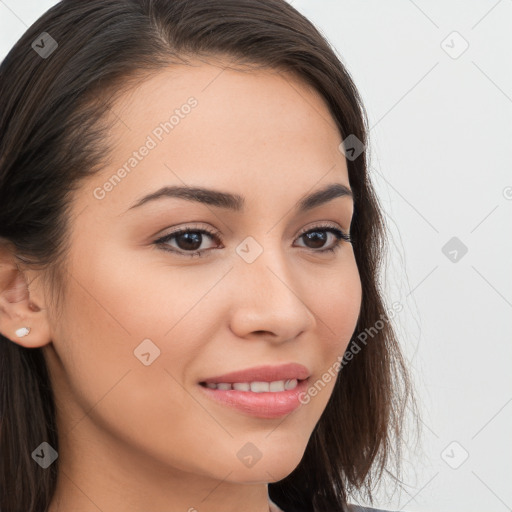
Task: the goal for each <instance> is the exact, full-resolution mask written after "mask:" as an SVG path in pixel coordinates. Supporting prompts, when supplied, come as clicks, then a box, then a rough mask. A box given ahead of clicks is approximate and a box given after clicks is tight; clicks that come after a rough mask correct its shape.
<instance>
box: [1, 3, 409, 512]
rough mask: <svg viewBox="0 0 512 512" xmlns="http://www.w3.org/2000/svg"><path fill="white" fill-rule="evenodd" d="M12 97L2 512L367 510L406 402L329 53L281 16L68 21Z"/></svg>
mask: <svg viewBox="0 0 512 512" xmlns="http://www.w3.org/2000/svg"><path fill="white" fill-rule="evenodd" d="M0 92H1V94H0V98H1V100H0V116H1V120H0V123H1V124H0V133H1V139H0V145H1V161H0V201H1V205H2V208H1V209H0V239H1V241H2V244H1V253H0V255H1V266H0V269H1V270H0V272H1V273H0V283H1V290H0V293H1V295H0V301H1V302H0V305H1V308H0V332H1V334H2V337H1V344H0V350H1V364H2V368H1V373H0V375H1V379H2V381H1V402H0V406H1V409H0V414H1V431H0V434H1V438H0V447H1V451H2V461H1V477H0V485H1V497H0V510H2V511H4V510H5V511H7V510H8V511H10V512H21V511H23V512H27V511H30V512H39V511H49V512H57V511H61V510H73V511H84V512H85V511H89V510H91V511H92V510H94V511H97V510H102V511H107V510H108V511H114V510H116V511H117V510H123V511H142V510H151V511H159V512H163V511H166V512H171V511H173V512H174V511H189V512H193V511H199V512H213V511H220V510H222V511H229V510H233V511H234V510H244V511H245V512H264V511H265V512H266V511H267V510H271V511H278V510H283V511H285V512H298V511H308V512H311V511H334V510H340V511H341V510H360V508H359V507H356V506H355V505H349V502H350V500H351V496H353V495H354V494H353V493H354V492H356V491H359V492H361V493H363V494H364V495H366V496H367V497H368V498H369V499H370V500H371V499H372V489H373V484H374V482H375V480H378V479H379V477H380V475H381V474H382V472H383V470H384V469H385V468H386V467H387V466H388V464H389V459H390V454H391V453H392V452H393V453H399V450H398V449H397V448H399V444H398V443H399V440H400V433H401V428H402V418H403V414H404V409H405V407H406V404H407V403H408V401H409V399H410V386H409V380H408V376H407V369H406V366H405V364H404V360H403V358H402V356H401V353H400V350H399V347H398V344H397V341H396V339H395V335H394V332H393V329H392V326H391V324H390V320H391V318H392V315H391V313H393V312H394V311H395V309H396V308H395V305H394V306H393V309H386V307H385V305H384V301H383V298H382V296H381V293H380V291H379V287H378V282H377V272H378V264H379V262H380V257H381V254H382V250H383V243H384V224H383V219H382V216H381V211H380V208H379V205H378V201H377V198H376V196H375V193H374V191H373V188H372V185H371V183H370V180H369V177H368V174H367V160H366V154H365V151H364V150H365V146H366V144H367V128H366V127H367V122H366V117H365V113H364V109H363V106H362V104H361V101H360V98H359V95H358V93H357V90H356V88H355V86H354V83H353V82H352V80H351V78H350V76H349V74H348V73H347V71H346V69H345V68H344V66H343V65H342V64H341V62H340V61H339V59H338V58H337V57H336V55H335V53H334V52H333V50H332V49H331V47H330V46H329V45H328V43H327V42H326V40H325V39H324V38H323V37H322V36H321V35H320V34H319V32H318V31H317V30H316V29H315V28H314V27H313V26H312V24H311V23H310V22H309V21H307V20H306V19H305V18H304V17H303V16H302V15H301V14H299V13H298V12H297V11H296V10H295V9H294V8H292V7H291V6H290V5H289V4H288V3H286V2H285V1H283V0H263V1H261V0H259V1H255V0H90V1H88V2H82V1H78V0H64V1H62V2H60V3H59V4H57V5H56V6H55V7H53V8H52V9H50V10H49V11H48V12H47V13H46V14H45V15H44V16H42V17H41V18H40V19H39V20H38V21H37V22H36V23H34V24H33V25H32V26H31V27H30V28H29V29H28V30H27V32H26V33H25V34H24V35H23V37H22V38H21V39H20V40H19V41H18V42H17V43H16V45H15V46H14V47H13V48H12V50H11V51H10V53H9V54H8V56H7V57H6V58H5V60H4V61H3V62H2V65H1V67H0ZM398 306H399V305H398ZM369 333H370V334H371V335H370V336H369Z"/></svg>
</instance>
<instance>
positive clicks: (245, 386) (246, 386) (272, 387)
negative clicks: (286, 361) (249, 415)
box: [206, 379, 298, 393]
mask: <svg viewBox="0 0 512 512" xmlns="http://www.w3.org/2000/svg"><path fill="white" fill-rule="evenodd" d="M297 384H298V380H297V379H287V380H275V381H273V382H260V381H256V382H235V383H234V384H230V383H227V382H219V383H218V384H214V383H212V382H208V383H207V384H206V387H207V388H210V389H220V390H225V391H227V390H230V389H234V390H237V391H252V392H253V393H269V392H279V391H288V390H290V389H295V388H296V387H297Z"/></svg>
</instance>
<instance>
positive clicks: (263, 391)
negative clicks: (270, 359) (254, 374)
mask: <svg viewBox="0 0 512 512" xmlns="http://www.w3.org/2000/svg"><path fill="white" fill-rule="evenodd" d="M308 385H309V377H308V378H306V379H286V380H277V381H271V382H268V381H250V382H234V383H231V382H217V383H214V382H206V381H203V382H200V383H199V387H200V389H201V391H202V392H203V393H204V394H205V395H206V396H207V397H208V398H210V399H211V400H212V401H214V402H215V403H216V404H218V405H221V406H225V407H228V408H230V409H233V410H236V411H238V412H241V413H243V414H247V415H249V416H253V417H256V418H262V419H275V418H280V417H282V416H285V415H287V414H290V413H292V412H293V411H295V410H296V409H298V408H299V407H300V405H301V404H302V402H301V397H302V395H303V394H304V393H305V392H306V390H307V388H308Z"/></svg>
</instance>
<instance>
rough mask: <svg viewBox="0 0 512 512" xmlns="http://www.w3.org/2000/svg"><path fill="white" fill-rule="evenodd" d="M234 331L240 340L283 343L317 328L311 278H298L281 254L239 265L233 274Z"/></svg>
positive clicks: (271, 253) (266, 254) (266, 252)
mask: <svg viewBox="0 0 512 512" xmlns="http://www.w3.org/2000/svg"><path fill="white" fill-rule="evenodd" d="M232 274H233V275H232V279H234V280H235V282H236V293H233V296H232V303H233V304H232V308H231V311H232V315H231V319H230V322H231V330H232V331H233V333H234V334H235V335H237V336H238V337H240V338H250V337H253V338H254V337H259V338H261V337H265V338H267V339H268V340H269V341H273V342H275V343H282V342H283V341H287V340H291V339H295V338H296V337H297V336H299V335H300V334H301V333H302V332H306V331H308V330H311V329H313V328H314V326H315V324H316V321H317V320H316V317H315V315H314V314H313V312H312V311H311V309H310V308H309V307H308V305H307V297H305V296H304V290H307V289H308V285H309V286H311V282H308V279H307V278H304V276H303V277H302V279H301V278H300V277H299V276H296V275H294V274H293V272H292V270H290V268H289V265H287V264H286V262H285V261H284V258H283V257H281V256H278V255H277V252H271V251H269V250H264V251H263V253H262V254H261V255H260V256H259V257H258V258H257V259H256V260H255V261H254V262H252V263H250V264H249V263H246V262H245V261H238V262H237V264H236V265H235V268H234V269H233V272H232Z"/></svg>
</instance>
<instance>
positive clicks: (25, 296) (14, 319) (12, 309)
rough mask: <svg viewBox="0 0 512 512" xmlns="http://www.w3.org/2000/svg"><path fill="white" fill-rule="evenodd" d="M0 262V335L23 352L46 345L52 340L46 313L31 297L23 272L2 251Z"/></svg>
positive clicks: (6, 253) (5, 252) (8, 254)
mask: <svg viewBox="0 0 512 512" xmlns="http://www.w3.org/2000/svg"><path fill="white" fill-rule="evenodd" d="M0 258H1V259H0V333H1V334H2V335H3V336H5V337H6V338H8V339H10V340H11V341H13V342H14V343H17V344H19V345H21V346H24V347H26V348H37V347H42V346H44V345H47V344H48V343H50V341H51V339H50V334H49V325H48V319H47V316H46V312H45V310H44V308H41V307H39V306H38V305H37V304H36V301H37V300H38V299H36V298H32V297H31V290H29V286H28V284H27V279H26V272H24V271H23V270H21V269H20V268H19V266H18V265H17V263H16V262H15V261H14V258H13V255H12V253H10V252H9V251H7V250H6V249H5V248H3V250H1V251H0Z"/></svg>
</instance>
